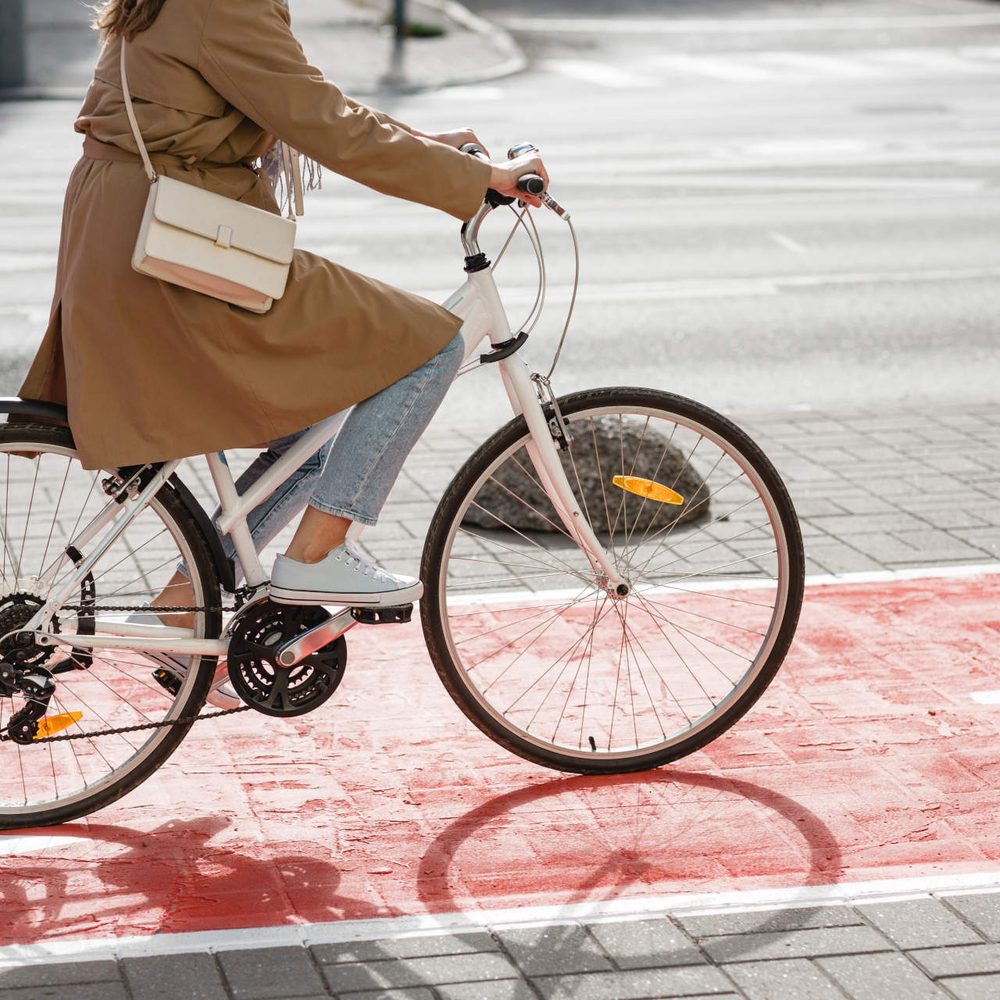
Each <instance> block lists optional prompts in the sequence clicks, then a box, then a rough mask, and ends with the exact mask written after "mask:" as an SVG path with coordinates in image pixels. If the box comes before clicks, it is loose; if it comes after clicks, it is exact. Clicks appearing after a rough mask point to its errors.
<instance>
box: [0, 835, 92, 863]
mask: <svg viewBox="0 0 1000 1000" xmlns="http://www.w3.org/2000/svg"><path fill="white" fill-rule="evenodd" d="M90 842H91V841H90V838H89V837H22V836H17V835H15V836H12V837H4V836H0V857H5V858H8V857H16V856H19V855H22V854H37V853H38V852H39V851H54V850H58V849H59V848H61V847H72V846H74V845H76V844H86V845H89V844H90Z"/></svg>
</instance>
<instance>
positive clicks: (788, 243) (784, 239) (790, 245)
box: [767, 233, 806, 255]
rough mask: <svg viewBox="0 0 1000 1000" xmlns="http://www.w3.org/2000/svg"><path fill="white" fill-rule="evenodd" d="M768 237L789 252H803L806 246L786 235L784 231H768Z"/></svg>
mask: <svg viewBox="0 0 1000 1000" xmlns="http://www.w3.org/2000/svg"><path fill="white" fill-rule="evenodd" d="M767 235H768V238H769V239H771V240H773V241H774V242H775V243H777V244H778V246H779V247H781V248H782V249H784V250H788V251H789V252H790V253H794V254H800V255H801V254H804V253H805V252H806V248H805V247H804V246H803V245H802V244H801V243H796V242H795V240H793V239H792V238H791V237H790V236H786V235H785V234H784V233H768V234H767Z"/></svg>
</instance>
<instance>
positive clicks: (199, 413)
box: [21, 0, 489, 468]
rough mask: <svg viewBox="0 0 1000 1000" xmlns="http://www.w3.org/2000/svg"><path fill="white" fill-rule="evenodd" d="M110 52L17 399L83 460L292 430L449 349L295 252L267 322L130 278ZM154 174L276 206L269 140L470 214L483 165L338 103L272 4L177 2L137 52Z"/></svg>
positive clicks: (446, 333)
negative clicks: (44, 313)
mask: <svg viewBox="0 0 1000 1000" xmlns="http://www.w3.org/2000/svg"><path fill="white" fill-rule="evenodd" d="M119 47H120V43H119V42H118V41H113V42H111V43H109V44H108V45H107V46H106V47H105V48H104V50H103V52H102V55H101V57H100V60H99V61H98V64H97V68H96V70H95V74H94V80H93V82H92V83H91V85H90V89H89V91H88V92H87V97H86V100H85V102H84V105H83V107H82V109H81V111H80V115H79V118H78V119H77V122H76V128H77V130H78V131H80V132H83V133H84V134H85V135H86V136H87V138H86V139H85V142H84V155H83V157H82V159H81V160H80V161H79V163H77V165H76V167H75V169H74V170H73V173H72V175H71V177H70V181H69V187H68V190H67V192H66V201H65V206H64V209H63V220H62V237H61V242H60V248H59V263H58V270H57V275H56V288H55V295H54V298H53V304H52V313H51V318H50V321H49V326H48V329H47V331H46V333H45V337H44V340H43V341H42V344H41V346H40V348H39V350H38V354H37V356H36V357H35V360H34V363H33V364H32V366H31V370H30V371H29V373H28V375H27V378H26V379H25V382H24V385H23V386H22V387H21V395H22V396H26V397H31V398H35V399H45V400H49V401H52V402H57V403H65V404H66V405H67V406H68V408H69V422H70V426H71V427H72V429H73V432H74V435H75V437H76V442H77V447H78V449H79V452H80V456H81V459H82V461H83V464H84V466H85V467H87V468H108V467H114V466H118V465H128V464H134V463H139V462H150V461H161V460H166V459H171V458H180V457H182V456H187V455H197V454H203V453H206V452H210V451H218V450H221V449H225V448H236V447H249V446H255V445H258V444H260V443H262V442H264V441H267V440H270V439H273V438H276V437H280V436H282V435H284V434H289V433H291V432H292V431H295V430H299V429H301V428H303V427H306V426H308V425H309V424H311V423H315V422H316V421H317V420H320V419H322V418H323V417H326V416H329V415H330V414H332V413H336V412H337V411H339V410H342V409H344V408H345V407H347V406H350V405H351V404H353V403H356V402H358V401H359V400H361V399H365V398H367V397H368V396H371V395H373V394H374V393H376V392H378V391H379V390H380V389H383V388H385V387H386V386H387V385H390V384H391V383H393V382H395V381H396V380H397V379H399V378H402V377H403V376H404V375H406V374H407V373H409V372H411V371H412V370H413V369H415V368H417V367H418V366H419V365H421V364H423V362H424V361H426V360H427V359H428V358H430V357H432V356H433V355H434V354H435V353H436V352H437V351H438V350H440V349H441V347H443V346H444V344H446V343H447V342H448V341H449V340H450V339H451V337H452V336H453V335H454V333H455V332H456V330H457V329H458V327H459V325H460V324H459V321H458V320H456V319H455V317H453V316H451V315H450V314H449V313H447V312H446V311H445V310H443V309H442V308H441V307H439V306H437V305H435V304H433V303H431V302H428V301H427V300H425V299H421V298H419V297H417V296H414V295H411V294H408V293H406V292H402V291H399V290H397V289H394V288H391V287H389V286H387V285H385V284H383V283H381V282H378V281H375V280H373V279H371V278H366V277H363V276H361V275H359V274H355V273H354V272H352V271H349V270H348V269H347V268H344V267H341V266H340V265H338V264H334V263H331V262H330V261H328V260H324V259H323V258H321V257H318V256H316V255H315V254H311V253H306V252H305V251H302V250H297V251H296V252H295V258H294V261H293V263H292V268H291V272H290V275H289V281H288V285H287V288H286V291H285V294H284V296H283V297H282V298H281V299H279V300H277V301H275V303H274V306H273V307H272V308H271V310H270V312H268V313H266V314H264V315H256V314H254V313H250V312H247V311H245V310H243V309H239V308H237V307H235V306H230V305H228V304H227V303H224V302H222V301H220V300H217V299H212V298H209V297H207V296H204V295H201V294H199V293H197V292H193V291H189V290H187V289H183V288H180V287H178V286H176V285H171V284H166V283H164V282H160V281H157V280H155V279H153V278H149V277H146V276H143V275H140V274H137V273H136V272H135V271H133V270H132V268H131V263H130V262H131V256H132V249H133V246H134V244H135V240H136V235H137V233H138V230H139V223H140V220H141V217H142V211H143V207H144V205H145V202H146V197H147V194H148V191H149V181H148V180H147V178H146V176H145V174H144V173H143V169H142V165H141V162H140V160H139V158H138V156H137V155H136V153H137V148H136V144H135V141H134V139H133V137H132V133H131V131H130V129H129V125H128V120H127V118H126V114H125V107H124V103H123V98H122V91H121V82H120V74H119V71H118V57H119ZM126 58H127V63H126V66H127V70H128V76H129V85H130V87H131V90H132V96H133V100H134V103H135V109H136V115H137V117H138V121H139V128H140V130H141V132H142V135H143V138H144V140H145V142H146V145H147V148H148V149H149V151H150V153H151V154H153V155H152V159H153V162H154V165H155V166H156V169H157V171H158V172H161V173H163V174H165V175H166V176H168V177H176V178H179V179H181V180H184V181H186V182H188V183H190V184H195V185H197V186H199V187H203V188H206V189H208V190H211V191H216V192H218V193H220V194H224V195H227V196H229V197H231V198H236V199H239V200H241V201H245V202H247V203H249V204H252V205H255V206H257V207H259V208H266V209H269V210H271V211H275V212H276V211H278V207H277V204H276V203H275V200H274V195H273V193H272V191H271V188H270V185H269V184H268V182H267V180H266V178H265V177H263V176H262V175H259V174H258V173H256V172H255V171H254V170H253V169H252V168H251V167H250V165H249V164H250V161H251V159H254V158H256V157H258V156H259V155H260V154H261V153H262V152H264V151H265V150H266V149H267V148H268V147H269V146H270V145H271V144H273V142H274V137H275V136H277V137H279V138H281V139H284V140H286V141H287V142H288V143H289V144H290V145H291V146H293V147H295V148H296V149H299V150H301V151H302V152H303V153H304V154H305V155H306V156H309V157H312V158H313V159H315V160H317V161H318V162H319V163H321V164H322V165H323V166H324V167H326V168H328V169H330V170H334V171H336V172H338V173H340V174H343V175H345V176H347V177H350V178H353V179H354V180H357V181H360V182H361V183H362V184H366V185H368V186H369V187H372V188H374V189H375V190H377V191H382V192H384V193H386V194H390V195H395V196H398V197H401V198H406V199H408V200H410V201H415V202H420V203H422V204H425V205H430V206H432V207H435V208H439V209H441V210H443V211H445V212H448V213H450V214H451V215H454V216H455V217H457V218H459V219H467V218H469V217H471V216H472V215H473V214H474V212H475V211H476V209H477V208H478V207H479V205H480V204H481V203H482V199H483V196H484V194H485V191H486V186H487V183H488V180H489V167H488V166H487V165H486V164H484V163H482V162H479V161H477V160H475V159H473V158H472V157H470V156H466V155H464V154H462V153H459V152H458V151H457V150H454V149H452V148H450V147H447V146H444V145H442V144H440V143H435V142H432V141H430V140H427V139H423V138H419V137H417V136H414V135H413V134H412V133H411V132H410V131H409V130H408V129H407V128H406V126H404V125H401V124H400V123H398V122H396V121H394V120H393V119H392V118H390V117H389V116H387V115H384V114H381V113H379V112H375V111H372V110H370V109H368V108H366V107H364V106H362V105H360V104H357V103H356V102H354V101H352V100H350V99H349V98H346V97H345V96H344V95H343V94H341V92H340V91H339V90H338V89H337V88H336V87H335V86H334V85H333V84H332V83H329V82H327V81H325V80H324V79H323V77H322V74H321V73H320V71H319V70H317V69H316V68H314V67H313V66H310V65H309V63H308V61H307V60H306V59H305V57H304V55H303V53H302V49H301V47H300V46H299V44H298V42H297V41H296V40H295V37H294V36H293V35H292V33H291V30H290V27H289V18H288V14H287V12H286V10H285V8H284V6H283V5H282V4H281V3H280V2H279V0H168V2H167V3H166V4H165V5H164V7H163V9H162V11H161V13H160V15H159V16H158V17H157V19H156V21H155V22H154V23H153V25H152V26H151V27H150V28H149V29H148V30H146V31H144V32H142V33H140V34H138V35H136V36H135V38H134V40H133V41H132V42H130V43H129V45H128V48H127V51H126Z"/></svg>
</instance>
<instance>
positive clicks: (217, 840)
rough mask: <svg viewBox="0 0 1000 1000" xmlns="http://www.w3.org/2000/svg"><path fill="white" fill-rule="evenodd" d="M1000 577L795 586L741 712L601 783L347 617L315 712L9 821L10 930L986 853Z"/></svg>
mask: <svg viewBox="0 0 1000 1000" xmlns="http://www.w3.org/2000/svg"><path fill="white" fill-rule="evenodd" d="M998 591H1000V576H979V577H971V578H970V577H966V578H952V579H948V578H944V579H942V578H938V579H922V580H913V581H908V582H892V583H866V584H850V585H846V584H845V585H839V584H838V585H833V586H816V587H810V588H809V589H808V590H807V600H806V604H805V608H804V611H803V617H802V622H801V625H800V628H799V633H798V637H797V639H796V643H795V645H794V647H793V651H792V654H791V655H790V656H789V658H788V661H787V662H786V665H785V666H784V668H783V669H782V671H781V672H780V673H779V675H778V678H777V679H776V681H775V682H774V683H773V684H772V686H771V687H770V688H769V690H768V691H767V692H766V693H765V694H764V696H763V698H762V699H761V701H760V702H759V703H758V705H757V707H756V708H755V709H753V710H752V712H751V713H750V714H749V715H748V716H747V717H746V718H744V719H743V720H742V722H741V723H739V724H738V726H737V727H736V729H735V730H733V731H732V732H730V733H728V734H727V735H725V736H724V737H722V738H721V739H720V740H718V741H716V743H714V744H713V745H711V746H710V747H708V748H707V749H706V750H704V751H702V752H700V753H698V754H696V755H693V756H691V757H689V758H687V759H685V760H684V761H681V762H680V763H679V765H678V766H676V767H672V768H664V769H661V770H659V771H654V772H647V773H644V774H637V775H630V776H625V777H616V778H590V777H569V776H563V775H558V774H556V773H554V772H546V771H544V770H542V769H539V768H537V767H535V766H533V765H530V764H527V763H526V762H522V761H520V760H519V759H517V758H515V757H512V756H511V755H509V754H508V753H507V752H506V751H504V750H502V749H501V748H500V747H497V746H495V745H494V744H493V743H491V742H490V741H489V740H488V739H487V738H486V737H484V736H483V735H481V734H480V733H479V732H478V730H475V729H474V728H473V727H472V726H471V725H470V724H469V723H468V722H467V721H466V720H465V718H464V717H463V716H462V715H461V713H460V712H459V711H458V709H457V708H456V707H455V706H454V705H453V704H452V703H451V702H450V700H449V699H448V697H447V696H446V694H445V693H444V691H443V689H442V687H441V685H440V683H439V681H438V680H437V677H436V676H435V674H434V671H433V668H432V667H431V666H430V663H429V661H428V658H427V655H426V653H425V652H424V649H423V643H422V640H421V636H420V631H419V627H418V626H417V625H415V624H414V625H410V626H402V627H396V626H394V627H382V628H370V629H367V630H365V629H362V628H358V629H355V630H354V631H353V632H352V633H351V634H350V635H349V637H348V645H349V657H348V670H347V676H346V679H345V680H344V682H343V685H342V686H341V689H340V691H339V692H338V694H337V695H336V696H335V698H334V700H333V701H332V702H331V703H330V704H328V705H327V706H324V707H323V708H322V709H320V710H319V711H318V712H317V713H316V714H314V715H310V716H305V717H302V718H299V719H295V720H289V721H280V720H271V719H268V718H265V717H263V716H260V715H257V714H251V713H244V714H241V715H239V716H235V717H230V718H226V719H222V720H220V721H219V722H214V723H202V724H200V725H198V726H196V727H195V728H194V729H193V730H192V732H191V734H190V735H189V737H188V739H187V741H186V742H185V744H184V745H183V746H182V748H181V749H180V750H179V751H178V753H177V754H175V755H174V757H173V758H172V759H171V761H170V762H169V763H168V764H167V765H166V766H165V767H164V768H163V769H161V770H160V771H159V772H158V773H157V774H156V775H155V776H154V777H153V778H152V779H150V780H149V781H147V782H146V783H145V785H143V786H142V787H140V788H139V789H138V790H137V791H135V792H133V793H132V794H131V795H129V796H127V797H126V798H124V799H123V800H122V801H120V802H118V803H116V804H114V805H112V806H111V807H109V808H107V809H105V810H103V811H102V812H99V813H97V814H95V815H93V816H91V817H89V818H87V819H84V820H80V821H77V822H75V823H71V824H67V825H65V826H61V827H55V828H51V829H48V830H39V831H27V832H25V833H24V834H14V835H11V836H4V837H0V871H2V875H0V878H2V884H0V894H2V898H3V903H4V905H3V914H2V918H0V928H2V929H0V943H2V944H14V943H27V942H32V941H39V940H53V939H56V938H66V937H78V936H86V937H94V936H101V937H108V936H124V935H144V934H154V933H158V932H181V931H197V930H211V929H221V928H237V927H256V926H276V925H284V924H290V923H305V922H318V921H330V920H341V919H358V918H369V917H379V916H398V915H403V914H420V913H443V912H452V911H459V910H475V909H496V908H504V907H513V906H522V905H542V904H545V905H549V904H559V903H584V902H586V903H595V902H600V901H601V900H611V899H620V898H627V897H641V896H649V895H661V894H665V893H675V892H710V891H713V892H714V891H726V890H739V889H763V888H772V887H793V886H810V885H826V884H831V883H837V882H856V881H862V880H870V879H889V878H896V877H904V876H924V875H940V874H954V873H959V872H977V871H981V872H984V871H996V870H998V869H1000V833H998V832H997V823H996V820H997V816H998V815H1000V787H998V786H1000V762H998V753H997V735H998V723H1000V703H995V704H990V703H989V697H988V696H985V695H983V694H982V692H989V691H996V690H1000V605H998V600H997V595H998ZM973 695H978V700H977V698H976V697H973ZM998 701H1000V696H998Z"/></svg>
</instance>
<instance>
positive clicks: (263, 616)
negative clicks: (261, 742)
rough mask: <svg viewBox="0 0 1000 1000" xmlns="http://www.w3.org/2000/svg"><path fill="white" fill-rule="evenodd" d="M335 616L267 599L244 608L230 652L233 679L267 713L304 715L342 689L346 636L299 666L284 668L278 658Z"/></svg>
mask: <svg viewBox="0 0 1000 1000" xmlns="http://www.w3.org/2000/svg"><path fill="white" fill-rule="evenodd" d="M329 617H330V616H329V615H328V614H327V613H326V612H325V611H324V610H323V609H322V608H316V607H303V606H296V605H290V604H275V603H274V602H273V601H269V600H266V599H265V600H262V601H257V602H255V603H254V604H251V605H250V606H249V607H248V608H246V609H245V610H243V611H241V612H240V613H239V615H238V616H237V617H236V620H235V621H234V622H233V625H232V629H231V638H230V640H229V649H228V651H227V654H226V656H227V662H228V665H229V680H230V681H231V682H232V685H233V687H234V688H235V689H236V693H237V694H238V695H239V696H240V697H241V698H242V699H243V701H244V702H246V704H247V705H249V706H250V707H251V708H253V709H256V711H258V712H263V713H264V715H276V716H283V717H288V716H293V715H304V714H305V713H306V712H311V711H313V709H316V708H319V706H320V705H322V704H323V702H325V701H326V700H327V699H328V698H329V697H330V696H331V695H332V694H333V692H334V691H336V689H337V685H338V684H339V683H340V681H341V679H342V678H343V676H344V667H345V665H346V663H347V643H346V642H345V640H344V637H343V636H340V637H339V638H338V639H336V640H335V641H334V642H332V643H330V644H329V645H327V646H324V647H323V648H322V649H318V650H316V652H315V653H311V654H310V655H309V656H307V657H306V658H305V659H304V660H302V661H301V662H300V663H297V664H295V666H294V667H284V666H282V665H281V664H280V663H278V662H277V660H276V659H275V657H276V655H277V652H278V650H279V649H280V648H281V646H282V645H283V644H284V643H286V642H288V641H289V640H290V639H294V638H295V636H297V635H300V634H301V633H302V632H306V631H308V630H309V629H311V628H314V627H315V626H317V625H320V624H321V623H322V622H324V621H326V619H327V618H329Z"/></svg>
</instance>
